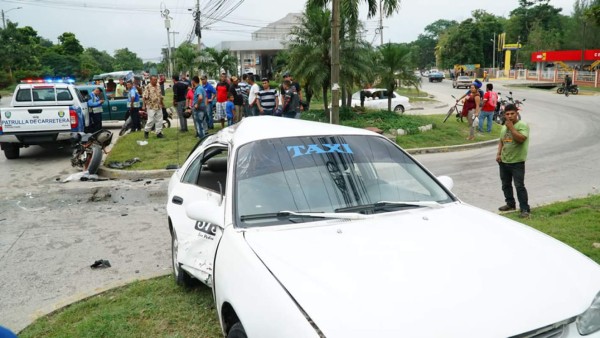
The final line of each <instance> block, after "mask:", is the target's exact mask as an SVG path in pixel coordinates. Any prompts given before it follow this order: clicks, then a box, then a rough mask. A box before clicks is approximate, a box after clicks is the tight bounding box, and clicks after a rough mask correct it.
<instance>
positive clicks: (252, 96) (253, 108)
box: [248, 73, 260, 116]
mask: <svg viewBox="0 0 600 338" xmlns="http://www.w3.org/2000/svg"><path fill="white" fill-rule="evenodd" d="M248 84H249V85H250V90H249V91H248V109H250V113H249V114H248V115H249V116H258V103H257V102H258V92H259V91H260V88H259V87H258V85H257V84H256V83H255V82H254V74H253V73H248Z"/></svg>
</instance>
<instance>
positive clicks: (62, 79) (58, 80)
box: [21, 77, 75, 83]
mask: <svg viewBox="0 0 600 338" xmlns="http://www.w3.org/2000/svg"><path fill="white" fill-rule="evenodd" d="M21 83H75V79H72V78H70V77H57V78H45V79H25V80H21Z"/></svg>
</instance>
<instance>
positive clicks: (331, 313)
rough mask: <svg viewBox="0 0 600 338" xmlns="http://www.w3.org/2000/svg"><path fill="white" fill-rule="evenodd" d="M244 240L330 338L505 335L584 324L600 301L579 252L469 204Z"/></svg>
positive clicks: (592, 272)
mask: <svg viewBox="0 0 600 338" xmlns="http://www.w3.org/2000/svg"><path fill="white" fill-rule="evenodd" d="M245 238H246V241H247V242H248V244H249V245H250V246H251V247H252V249H253V250H254V251H255V252H256V254H257V255H258V257H259V258H260V259H261V260H262V261H263V262H264V264H265V265H266V266H267V267H268V269H269V270H270V271H271V272H272V274H273V275H274V276H275V277H276V278H277V279H278V280H279V282H280V283H281V284H282V286H283V287H284V288H286V289H287V291H288V292H289V294H290V296H291V297H293V299H294V300H295V301H296V302H297V304H298V306H300V307H301V308H302V309H303V310H304V311H305V312H306V314H307V315H308V316H309V317H310V318H311V319H312V321H314V323H315V325H316V326H317V327H318V328H319V329H320V330H321V331H322V332H323V334H324V335H325V336H327V337H375V336H384V335H385V336H395V337H400V336H402V337H446V338H448V337H461V338H464V337H508V336H512V335H516V334H520V333H524V332H527V331H531V330H534V329H538V328H541V327H544V326H547V325H550V324H553V323H556V322H559V321H562V320H565V319H569V318H571V317H573V316H577V315H579V314H581V313H582V312H583V311H585V310H586V309H587V307H589V305H590V303H591V301H592V299H593V298H594V296H595V295H596V293H597V292H598V291H600V267H599V266H598V265H597V264H596V263H594V262H593V261H592V260H590V259H588V258H587V257H585V256H583V255H582V254H581V253H579V252H577V251H575V250H574V249H572V248H570V247H568V246H567V245H565V244H563V243H561V242H559V241H557V240H555V239H553V238H551V237H549V236H547V235H545V234H543V233H540V232H538V231H536V230H534V229H532V228H530V227H528V226H525V225H522V224H519V223H517V222H513V221H511V220H508V219H506V218H504V217H501V216H498V215H495V214H492V213H489V212H486V211H482V210H480V209H477V208H474V207H472V206H469V205H464V204H460V203H452V204H446V205H444V206H443V207H442V208H439V209H431V208H419V209H412V210H408V211H400V212H394V213H386V214H378V215H375V216H374V217H373V218H370V219H367V220H359V221H357V220H354V221H348V220H334V221H323V222H319V223H318V224H317V223H304V224H302V225H300V226H298V227H294V228H287V227H276V228H263V229H256V231H253V230H248V231H246V232H245Z"/></svg>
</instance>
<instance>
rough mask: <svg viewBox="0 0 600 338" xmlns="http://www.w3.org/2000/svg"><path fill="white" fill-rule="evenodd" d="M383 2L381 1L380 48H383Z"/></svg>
mask: <svg viewBox="0 0 600 338" xmlns="http://www.w3.org/2000/svg"><path fill="white" fill-rule="evenodd" d="M382 2H383V0H379V38H380V42H381V43H380V44H379V45H380V46H383V11H382V7H381V3H382Z"/></svg>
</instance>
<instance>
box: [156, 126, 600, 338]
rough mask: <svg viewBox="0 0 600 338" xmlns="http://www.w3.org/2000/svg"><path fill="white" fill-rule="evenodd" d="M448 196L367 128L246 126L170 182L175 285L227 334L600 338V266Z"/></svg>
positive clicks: (441, 184)
mask: <svg viewBox="0 0 600 338" xmlns="http://www.w3.org/2000/svg"><path fill="white" fill-rule="evenodd" d="M265 126H269V128H265ZM452 186H453V181H452V179H451V178H449V177H445V176H441V177H435V176H434V175H433V174H432V173H431V172H429V171H428V170H427V169H426V168H425V167H423V166H422V165H421V164H420V163H418V162H417V161H416V160H415V159H414V158H412V157H411V156H410V155H409V154H408V153H407V152H405V151H404V150H402V149H401V148H400V147H399V146H398V145H397V144H396V143H395V142H393V141H391V140H389V139H388V138H387V137H385V136H383V135H379V134H376V133H373V132H370V131H368V130H365V129H358V128H349V127H344V126H339V125H331V124H325V123H317V122H309V121H303V120H296V119H286V118H281V117H274V116H259V117H255V118H248V119H243V120H242V121H241V122H240V123H236V124H235V125H233V126H231V127H227V128H225V129H222V130H220V131H219V132H217V133H216V134H214V135H210V136H208V137H207V138H206V139H204V141H203V142H202V143H201V144H199V145H198V146H197V148H196V149H195V150H193V151H192V153H191V154H190V156H189V157H188V158H187V160H186V161H185V163H184V164H183V166H182V167H181V168H180V169H178V170H176V171H175V173H174V174H173V176H172V177H171V180H170V182H169V187H168V197H167V217H168V218H167V219H165V221H166V223H167V224H166V225H168V229H169V231H170V233H171V242H172V263H173V273H174V276H175V280H176V282H177V283H179V284H182V285H190V284H192V282H193V279H197V280H200V281H201V282H202V283H205V284H206V285H208V286H210V287H212V288H213V290H212V291H213V292H212V294H213V296H214V302H215V309H216V311H217V315H218V318H219V322H220V324H221V328H222V331H223V335H224V336H226V337H228V338H232V337H286V338H296V337H302V338H304V337H315V338H316V337H328V338H338V337H421V338H434V337H435V338H438V337H444V338H481V337H484V338H488V337H528V338H534V337H535V338H540V337H562V338H567V337H581V336H583V335H585V336H586V337H593V338H598V337H600V323H599V322H598V318H600V292H599V291H600V266H599V265H598V264H596V263H595V262H594V261H592V260H591V259H590V258H589V257H586V256H584V255H583V254H581V253H579V252H577V251H576V250H574V249H572V248H570V247H568V246H567V245H565V244H564V243H561V242H559V241H558V240H556V239H554V238H552V237H550V236H548V235H545V234H543V233H541V232H539V231H537V230H535V229H533V228H531V227H528V226H526V225H524V224H520V223H517V222H515V221H512V220H510V219H508V218H505V217H503V216H500V215H497V214H494V213H491V212H488V211H484V210H481V209H478V208H476V207H473V206H471V205H468V204H466V203H463V202H461V201H460V200H459V199H458V198H457V197H456V196H455V195H454V194H453V193H452V192H451V189H452Z"/></svg>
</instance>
